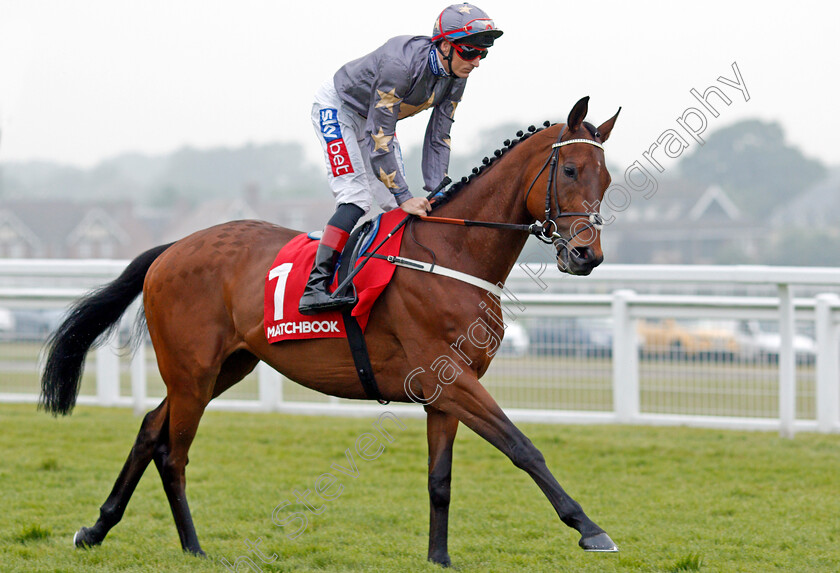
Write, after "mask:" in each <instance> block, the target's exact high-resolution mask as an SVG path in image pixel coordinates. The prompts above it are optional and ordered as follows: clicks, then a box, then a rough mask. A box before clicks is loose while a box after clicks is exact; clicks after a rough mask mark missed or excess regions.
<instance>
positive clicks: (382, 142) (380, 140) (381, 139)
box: [370, 127, 394, 151]
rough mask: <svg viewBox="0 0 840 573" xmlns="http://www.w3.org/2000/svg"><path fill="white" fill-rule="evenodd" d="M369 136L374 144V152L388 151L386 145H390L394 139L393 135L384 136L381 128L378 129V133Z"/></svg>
mask: <svg viewBox="0 0 840 573" xmlns="http://www.w3.org/2000/svg"><path fill="white" fill-rule="evenodd" d="M370 136H371V138H372V139H373V141H374V142H376V145H374V146H373V150H374V151H377V150H379V149H381V150H382V151H388V144H389V143H391V140H392V139H394V136H393V135H385V133H384V132H383V131H382V128H381V127H380V128H379V133H372V134H370Z"/></svg>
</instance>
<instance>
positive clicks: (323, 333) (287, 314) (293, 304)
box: [263, 209, 405, 343]
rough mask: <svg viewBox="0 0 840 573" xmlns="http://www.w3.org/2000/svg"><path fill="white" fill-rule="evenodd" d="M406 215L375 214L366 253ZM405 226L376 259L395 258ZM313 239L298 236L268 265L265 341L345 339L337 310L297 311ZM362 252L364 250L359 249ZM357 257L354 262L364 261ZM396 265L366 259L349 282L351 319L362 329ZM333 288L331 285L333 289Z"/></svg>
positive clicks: (312, 257)
mask: <svg viewBox="0 0 840 573" xmlns="http://www.w3.org/2000/svg"><path fill="white" fill-rule="evenodd" d="M404 217H405V212H404V211H403V210H402V209H394V210H393V211H389V212H388V213H384V214H383V215H380V217H379V221H378V229H377V232H376V236H375V238H374V239H373V241H372V242H371V241H370V240H369V239H365V238H362V240H363V241H365V244H366V245H367V244H369V245H370V246H369V247H368V248H367V249H366V250H368V251H369V250H371V249H373V248H374V247H376V245H378V244H379V243H380V242H381V241H382V240H383V239H384V238H385V237H386V236H387V235H388V233H390V232H391V230H393V228H394V227H396V226H397V224H399V222H400V221H401V220H402V219H403V218H404ZM404 230H405V226H403V227H401V228H400V230H399V231H397V232H396V233H395V234H394V236H393V237H391V238H390V239H388V241H387V242H386V243H385V244H384V245H382V248H380V249H379V250H378V251H377V254H380V255H385V256H388V255H394V256H396V255H399V254H400V243H401V242H402V234H403V231H404ZM317 248H318V240H317V239H311V238H310V237H309V235H307V234H306V233H304V234H301V235H298V236H297V237H295V238H294V239H292V240H291V241H289V242H288V243H287V244H286V246H285V247H283V248H282V249H280V252H279V253H277V257H276V258H275V260H274V264H273V265H271V269H269V271H268V274H266V279H265V315H264V316H265V318H264V321H263V324H264V326H265V336H266V338H267V339H268V341H269V342H270V343H273V342H280V341H282V340H302V339H308V338H346V337H347V333H346V331H345V329H344V320H343V319H342V317H341V313H340V312H338V311H327V312H322V313H319V314H315V315H305V314H301V313H300V312H298V302H299V301H300V297H301V296H302V295H303V288H304V287H305V286H306V281H307V280H308V279H309V273H310V271H311V270H312V264H313V263H314V262H315V251H316V250H317ZM361 252H364V251H361ZM363 260H364V259H363V258H361V257H360V258H359V261H357V262H361V261H363ZM394 270H395V267H394V265H392V264H391V263H389V262H388V261H383V260H381V259H370V260H369V261H368V262H367V263H366V264H365V266H364V268H362V270H361V271H359V273H358V274H357V275H356V276H355V277H354V278H353V283H354V284H355V285H356V292H357V293H358V296H359V301H358V303H357V304H356V306H355V307H354V308H353V316H355V317H356V320H357V321H358V323H359V326H360V327H361V328H362V330H363V331H364V329H365V327H366V326H367V321H368V318H369V317H370V310H371V308H373V303H374V302H376V299H377V298H378V297H379V295H380V294H382V291H383V290H385V287H386V286H388V282H389V281H390V280H391V277H392V276H393V275H394ZM336 286H337V284H336V282H333V285H332V288H335V287H336Z"/></svg>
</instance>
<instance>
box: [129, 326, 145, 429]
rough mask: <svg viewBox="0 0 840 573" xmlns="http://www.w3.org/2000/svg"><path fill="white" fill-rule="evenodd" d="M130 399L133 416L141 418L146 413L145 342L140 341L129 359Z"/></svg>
mask: <svg viewBox="0 0 840 573" xmlns="http://www.w3.org/2000/svg"><path fill="white" fill-rule="evenodd" d="M131 398H132V403H133V404H134V415H135V416H142V415H143V413H145V411H146V341H145V340H141V341H140V344H139V345H138V346H137V350H136V351H135V352H134V356H132V357H131Z"/></svg>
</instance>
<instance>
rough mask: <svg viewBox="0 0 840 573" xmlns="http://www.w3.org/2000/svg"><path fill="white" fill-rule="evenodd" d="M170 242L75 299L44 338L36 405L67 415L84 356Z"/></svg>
mask: <svg viewBox="0 0 840 573" xmlns="http://www.w3.org/2000/svg"><path fill="white" fill-rule="evenodd" d="M171 245H172V243H170V244H168V245H161V246H160V247H155V248H153V249H149V250H148V251H146V252H145V253H143V254H142V255H140V256H139V257H137V258H136V259H134V260H133V261H131V263H130V264H129V265H128V266H127V267H126V268H125V270H124V271H123V272H122V274H121V275H120V276H119V277H117V278H116V279H115V280H114V281H113V282H111V283H108V284H107V285H105V286H102V287H100V288H98V289H96V290H94V291H93V292H91V293H90V294H87V295H85V296H84V297H83V298H81V299H79V300H78V301H77V302H76V303H75V304H74V305H73V306H72V307H71V308H70V311H69V312H68V314H67V318H65V319H64V322H62V323H61V326H59V327H58V328H57V329H56V331H55V332H53V333H52V335H51V336H50V338H49V340H47V347H48V349H49V350H48V354H47V362H46V367H45V368H44V374H43V376H42V377H41V399H40V402H39V407H42V408H44V409H45V410H46V411H47V412H50V413H51V414H53V415H54V416H57V415H58V414H62V415H67V414H69V413H70V412H71V411H72V410H73V406H75V405H76V397H77V396H78V394H79V385H80V384H81V380H82V370H83V368H84V365H85V357H86V356H87V352H88V350H89V349H90V347H91V346H93V345H94V344H95V343H96V341H97V339H98V338H100V336H101V335H102V333H104V332H105V331H108V330H110V329H112V328H115V327H116V325H117V324H118V322H119V320H120V317H121V316H122V315H123V313H124V312H125V311H126V309H127V308H128V306H129V305H130V304H131V302H132V301H133V300H134V299H135V298H137V295H139V294H140V293H141V292H142V290H143V281H144V280H145V278H146V273H147V272H148V270H149V267H151V266H152V263H153V262H154V261H155V259H157V258H158V257H159V256H160V254H161V253H163V251H165V250H166V249H168V248H169V247H170V246H171Z"/></svg>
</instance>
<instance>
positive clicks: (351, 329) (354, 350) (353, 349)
mask: <svg viewBox="0 0 840 573" xmlns="http://www.w3.org/2000/svg"><path fill="white" fill-rule="evenodd" d="M351 313H352V309H348V310H345V311H343V312H342V313H341V316H342V318H344V329H345V330H346V331H347V342H349V343H350V354H352V355H353V363H354V364H355V365H356V374H357V375H358V376H359V380H360V381H361V382H362V388H364V390H365V394H367V397H368V398H370V399H371V400H376V401H377V402H379V403H380V404H388V403H389V401H388V400H385V399H383V398H382V394H381V393H380V392H379V386H378V385H377V384H376V378H375V377H374V375H373V366H371V364H370V355H369V354H368V349H367V344H366V343H365V334H364V332H362V327H361V326H359V323H358V321H357V320H356V317H354V316H353V315H352V314H351Z"/></svg>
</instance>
